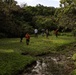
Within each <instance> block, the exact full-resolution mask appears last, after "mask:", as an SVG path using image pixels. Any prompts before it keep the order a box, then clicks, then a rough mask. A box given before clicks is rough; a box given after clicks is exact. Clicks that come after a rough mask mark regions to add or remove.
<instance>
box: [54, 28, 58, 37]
mask: <svg viewBox="0 0 76 75" xmlns="http://www.w3.org/2000/svg"><path fill="white" fill-rule="evenodd" d="M54 33H55V36H56V37H58V29H56V30H55V31H54Z"/></svg>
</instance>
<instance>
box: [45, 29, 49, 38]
mask: <svg viewBox="0 0 76 75" xmlns="http://www.w3.org/2000/svg"><path fill="white" fill-rule="evenodd" d="M45 33H46V38H48V36H49V30H48V29H46V31H45Z"/></svg>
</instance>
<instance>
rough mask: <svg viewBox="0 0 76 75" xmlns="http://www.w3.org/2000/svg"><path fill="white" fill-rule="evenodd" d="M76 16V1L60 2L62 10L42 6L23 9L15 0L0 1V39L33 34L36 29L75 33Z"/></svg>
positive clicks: (64, 0) (24, 6) (25, 6)
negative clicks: (57, 29)
mask: <svg viewBox="0 0 76 75" xmlns="http://www.w3.org/2000/svg"><path fill="white" fill-rule="evenodd" d="M75 15H76V1H75V0H60V8H54V7H47V6H43V5H41V4H38V5H36V6H35V7H32V6H27V5H26V4H24V5H23V6H22V7H21V6H19V5H17V2H16V1H15V0H0V38H1V37H19V36H20V34H21V33H22V32H23V33H24V34H25V33H26V32H29V33H33V30H34V28H38V29H39V31H40V30H41V29H43V28H44V29H47V28H48V29H49V30H50V31H51V30H54V29H56V28H59V29H60V31H73V32H74V31H75V30H74V29H75V28H76V16H75Z"/></svg>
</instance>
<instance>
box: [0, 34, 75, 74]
mask: <svg viewBox="0 0 76 75" xmlns="http://www.w3.org/2000/svg"><path fill="white" fill-rule="evenodd" d="M73 42H75V38H74V37H73V36H69V37H68V36H59V37H58V38H56V37H55V36H49V38H46V37H42V36H41V35H39V36H38V38H36V37H31V39H30V44H29V45H28V46H27V45H26V40H25V38H24V39H23V42H22V43H20V39H19V38H9V39H8V38H6V39H0V60H1V61H0V74H1V75H13V74H14V75H15V74H16V75H17V73H18V72H19V71H20V70H23V69H24V67H25V66H26V65H27V64H30V63H31V62H32V61H34V60H35V58H34V57H36V55H41V54H47V53H51V52H57V51H58V49H59V48H61V46H63V45H67V44H70V43H73ZM22 53H25V54H27V55H25V56H23V55H21V54H22Z"/></svg>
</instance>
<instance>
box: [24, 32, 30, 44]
mask: <svg viewBox="0 0 76 75" xmlns="http://www.w3.org/2000/svg"><path fill="white" fill-rule="evenodd" d="M25 38H26V45H29V42H30V35H29V34H28V33H26V35H25Z"/></svg>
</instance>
